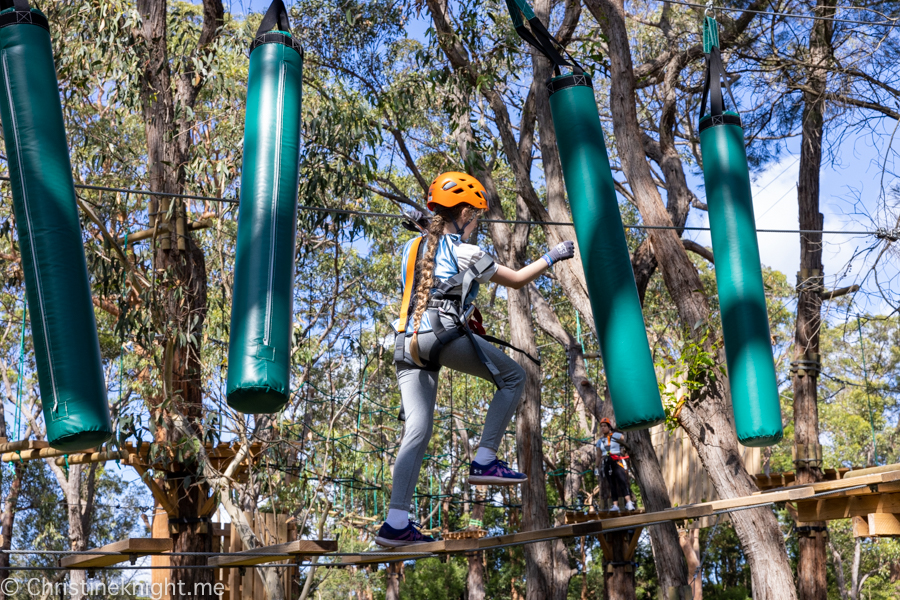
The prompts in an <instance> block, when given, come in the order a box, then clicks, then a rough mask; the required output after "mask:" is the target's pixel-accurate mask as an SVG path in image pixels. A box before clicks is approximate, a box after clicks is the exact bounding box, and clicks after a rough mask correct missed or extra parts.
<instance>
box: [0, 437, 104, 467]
mask: <svg viewBox="0 0 900 600" xmlns="http://www.w3.org/2000/svg"><path fill="white" fill-rule="evenodd" d="M31 444H44V445H43V447H40V446H39V447H35V448H23V449H22V450H19V451H15V452H13V451H10V452H4V453H2V454H0V462H15V461H19V460H21V461H28V460H40V459H42V458H56V457H57V456H65V455H66V454H68V455H70V456H72V457H73V458H74V457H75V456H77V455H78V453H77V452H72V451H71V450H57V449H56V448H49V447H47V446H46V444H47V442H30V443H29V445H31ZM93 451H94V448H90V449H88V450H85V451H84V452H93Z"/></svg>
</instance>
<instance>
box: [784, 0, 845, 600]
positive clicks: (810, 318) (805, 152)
mask: <svg viewBox="0 0 900 600" xmlns="http://www.w3.org/2000/svg"><path fill="white" fill-rule="evenodd" d="M834 6H835V1H834V0H819V1H818V2H817V3H816V13H817V14H819V15H821V16H823V17H831V16H833V15H834ZM833 30H834V28H833V25H832V23H831V21H826V20H818V21H815V22H814V23H813V26H812V31H811V32H810V36H809V67H808V70H807V82H806V88H807V89H808V90H809V91H805V92H804V93H803V103H804V106H803V122H802V138H801V142H800V173H799V181H798V186H797V203H798V205H799V211H800V229H818V230H821V229H822V225H823V217H822V215H821V213H819V171H820V167H821V164H822V137H823V134H824V130H825V117H824V112H825V93H826V91H827V90H826V86H827V77H828V71H827V69H828V67H829V65H830V63H831V59H832V53H833V52H832V34H833ZM800 269H801V271H800V274H798V286H797V287H798V297H797V322H796V329H795V331H794V361H797V362H795V367H796V368H794V369H793V377H792V383H793V387H794V448H795V462H794V470H795V472H796V481H797V483H798V484H801V485H802V484H809V483H815V482H817V481H821V480H822V478H823V476H824V475H823V473H822V463H821V462H820V461H819V460H815V459H816V455H817V453H818V452H821V450H820V446H819V409H818V402H817V400H818V375H819V372H818V367H819V365H821V359H820V357H819V328H820V327H821V324H822V316H821V312H822V297H821V295H820V292H821V291H822V290H823V286H822V282H823V275H824V267H823V265H822V234H821V233H806V234H800ZM810 361H811V363H812V364H810ZM804 367H812V368H804ZM797 525H798V526H799V527H804V528H806V527H809V528H810V529H808V530H805V531H801V533H800V534H799V536H798V549H799V556H798V562H797V587H798V591H799V596H800V600H813V599H818V598H824V597H825V595H826V592H827V585H828V581H827V570H826V565H827V554H826V551H827V545H828V540H827V535H828V533H827V530H826V528H825V522H824V521H816V522H813V523H798V524H797Z"/></svg>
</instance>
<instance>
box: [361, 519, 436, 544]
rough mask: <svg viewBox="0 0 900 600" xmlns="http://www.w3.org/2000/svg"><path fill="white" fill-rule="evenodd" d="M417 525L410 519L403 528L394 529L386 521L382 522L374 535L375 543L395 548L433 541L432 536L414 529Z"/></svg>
mask: <svg viewBox="0 0 900 600" xmlns="http://www.w3.org/2000/svg"><path fill="white" fill-rule="evenodd" d="M418 525H419V524H418V523H415V522H413V521H410V522H409V524H408V525H407V526H406V527H404V528H403V529H394V528H393V527H391V526H390V525H388V524H387V523H384V524H383V525H382V526H381V529H380V530H379V531H378V535H377V536H375V543H376V544H378V545H379V546H385V547H387V548H397V547H399V546H408V545H410V544H426V543H428V542H433V541H435V540H434V538H433V537H430V536H427V535H425V534H423V533H422V532H421V531H419V530H418V529H416V527H418Z"/></svg>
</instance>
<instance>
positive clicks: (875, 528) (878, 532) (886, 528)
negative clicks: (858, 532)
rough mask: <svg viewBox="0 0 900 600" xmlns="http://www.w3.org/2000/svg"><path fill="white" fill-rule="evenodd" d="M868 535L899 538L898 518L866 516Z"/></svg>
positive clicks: (895, 516) (899, 524) (889, 515)
mask: <svg viewBox="0 0 900 600" xmlns="http://www.w3.org/2000/svg"><path fill="white" fill-rule="evenodd" d="M867 521H868V522H869V535H870V536H876V537H896V536H900V517H898V516H897V515H891V514H885V513H877V514H872V515H868V517H867Z"/></svg>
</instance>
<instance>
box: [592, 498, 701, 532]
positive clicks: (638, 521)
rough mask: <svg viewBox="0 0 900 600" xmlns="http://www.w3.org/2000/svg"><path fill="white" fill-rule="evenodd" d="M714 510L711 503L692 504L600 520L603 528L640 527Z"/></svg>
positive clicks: (696, 515)
mask: <svg viewBox="0 0 900 600" xmlns="http://www.w3.org/2000/svg"><path fill="white" fill-rule="evenodd" d="M712 512H713V510H712V506H710V503H705V504H692V505H688V506H682V507H679V508H670V509H668V510H661V511H657V512H650V513H644V514H642V515H629V516H627V517H618V518H615V519H606V520H604V521H600V523H602V530H603V531H607V530H609V529H619V528H620V527H639V526H643V525H647V524H648V523H654V522H656V521H681V520H683V519H697V518H699V517H705V516H707V515H711V514H712Z"/></svg>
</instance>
